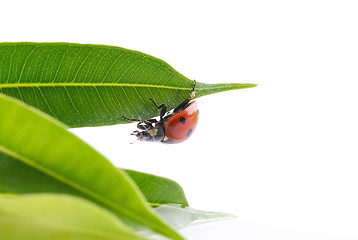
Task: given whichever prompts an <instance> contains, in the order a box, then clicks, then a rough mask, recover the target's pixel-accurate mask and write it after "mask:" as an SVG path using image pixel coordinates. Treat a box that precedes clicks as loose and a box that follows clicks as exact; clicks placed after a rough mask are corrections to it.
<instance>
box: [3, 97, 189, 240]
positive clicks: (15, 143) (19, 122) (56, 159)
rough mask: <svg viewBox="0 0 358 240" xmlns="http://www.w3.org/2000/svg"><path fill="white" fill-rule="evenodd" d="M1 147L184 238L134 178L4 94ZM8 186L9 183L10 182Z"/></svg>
mask: <svg viewBox="0 0 358 240" xmlns="http://www.w3.org/2000/svg"><path fill="white" fill-rule="evenodd" d="M0 116H1V118H0V133H1V134H0V152H3V153H5V154H7V155H10V156H12V157H14V158H16V159H19V160H20V161H22V162H23V163H25V164H27V165H30V166H32V167H33V168H35V169H37V170H39V171H41V172H43V173H45V174H47V175H49V176H51V177H53V178H55V179H57V180H58V181H60V182H62V183H64V184H67V185H70V186H71V187H72V188H73V189H75V190H76V191H78V192H80V193H81V194H82V195H83V196H86V197H87V198H88V199H90V200H93V201H95V202H97V203H98V204H100V205H101V206H103V207H105V208H107V209H109V210H110V211H112V212H113V213H115V214H116V215H117V216H119V217H121V218H122V219H123V220H126V221H127V222H128V223H131V224H132V225H133V226H135V225H137V224H139V225H140V226H142V227H149V228H151V229H152V230H153V231H156V232H158V233H160V234H163V235H165V236H167V237H170V238H172V239H182V238H181V236H179V235H178V234H177V233H176V232H175V231H174V230H173V229H171V228H170V227H169V226H167V225H166V224H165V223H164V222H163V221H162V220H161V219H160V218H159V217H158V216H157V215H156V214H154V211H153V210H152V209H151V208H150V207H149V205H148V204H147V203H146V201H145V198H144V196H143V195H142V193H141V192H140V191H139V189H138V188H137V186H136V185H135V184H134V182H133V181H132V180H131V178H130V177H129V176H128V175H127V174H126V173H125V172H124V171H122V170H118V169H116V168H115V167H114V166H113V165H112V164H111V163H110V162H109V161H108V160H107V159H105V158H104V157H103V156H102V155H100V154H99V153H98V152H96V151H95V150H94V149H93V148H91V147H90V146H88V145H87V144H86V143H84V142H83V141H81V140H80V139H78V138H77V137H76V136H75V135H73V134H71V133H70V132H68V131H67V130H66V129H65V128H64V126H63V125H62V124H61V123H59V122H57V121H55V120H54V119H52V118H50V117H49V116H48V115H45V114H43V113H42V112H40V111H38V110H37V109H33V108H31V107H29V106H28V105H25V104H24V103H22V102H20V101H17V100H15V99H11V98H8V97H6V96H5V95H1V94H0ZM5 187H6V186H5Z"/></svg>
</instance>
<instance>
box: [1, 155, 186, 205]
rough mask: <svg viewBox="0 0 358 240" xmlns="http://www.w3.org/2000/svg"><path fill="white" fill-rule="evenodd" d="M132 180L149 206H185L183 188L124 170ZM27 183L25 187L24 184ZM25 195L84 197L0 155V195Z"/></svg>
mask: <svg viewBox="0 0 358 240" xmlns="http://www.w3.org/2000/svg"><path fill="white" fill-rule="evenodd" d="M125 172H126V173H127V174H128V175H129V176H130V177H131V178H132V179H133V180H134V182H135V183H136V184H137V186H138V187H139V189H140V190H141V191H142V193H143V194H144V196H145V198H146V199H147V201H148V203H149V204H150V205H151V206H152V207H157V206H159V205H162V204H168V203H172V204H180V205H181V206H188V201H187V199H186V197H185V194H184V192H183V189H182V188H181V187H180V186H179V184H178V183H176V182H174V181H172V180H170V179H167V178H163V177H158V176H154V175H151V174H146V173H141V172H136V171H132V170H125ZM25 183H26V184H25ZM1 189H2V191H3V192H9V193H15V194H26V193H67V194H72V195H77V196H81V197H86V195H84V194H83V193H82V192H80V191H79V190H77V189H75V188H73V187H72V186H71V185H68V184H66V183H64V182H61V181H59V180H57V179H56V178H54V177H52V176H50V175H47V174H46V173H44V172H42V171H40V170H37V169H36V168H34V167H32V166H30V165H27V164H25V163H24V162H22V161H21V160H19V159H16V158H14V157H12V156H9V155H7V154H5V153H2V152H0V192H1Z"/></svg>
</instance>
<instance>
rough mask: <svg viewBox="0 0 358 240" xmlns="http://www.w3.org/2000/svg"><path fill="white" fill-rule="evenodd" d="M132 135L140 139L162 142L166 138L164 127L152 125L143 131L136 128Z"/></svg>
mask: <svg viewBox="0 0 358 240" xmlns="http://www.w3.org/2000/svg"><path fill="white" fill-rule="evenodd" d="M131 135H133V136H136V137H137V140H139V141H149V142H160V141H162V140H163V138H164V129H163V128H157V127H153V126H151V127H148V128H147V129H145V130H143V131H138V130H136V131H134V132H133V133H131Z"/></svg>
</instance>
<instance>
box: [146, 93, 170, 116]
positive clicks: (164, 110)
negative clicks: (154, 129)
mask: <svg viewBox="0 0 358 240" xmlns="http://www.w3.org/2000/svg"><path fill="white" fill-rule="evenodd" d="M149 100H150V101H152V103H153V104H154V105H155V106H156V107H157V108H158V109H162V110H161V111H160V120H162V119H163V117H164V115H165V113H166V112H167V105H166V104H160V105H159V106H158V104H157V103H156V102H155V101H154V100H153V99H151V98H150V99H149Z"/></svg>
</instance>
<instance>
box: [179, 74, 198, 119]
mask: <svg viewBox="0 0 358 240" xmlns="http://www.w3.org/2000/svg"><path fill="white" fill-rule="evenodd" d="M195 87H196V81H195V80H194V86H193V91H192V92H191V93H190V97H189V98H188V99H185V100H184V101H183V102H182V103H181V104H179V106H177V107H176V108H175V109H174V112H175V113H177V112H180V111H181V110H183V109H185V108H186V107H187V106H188V103H189V102H190V100H193V99H194V98H195Z"/></svg>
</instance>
